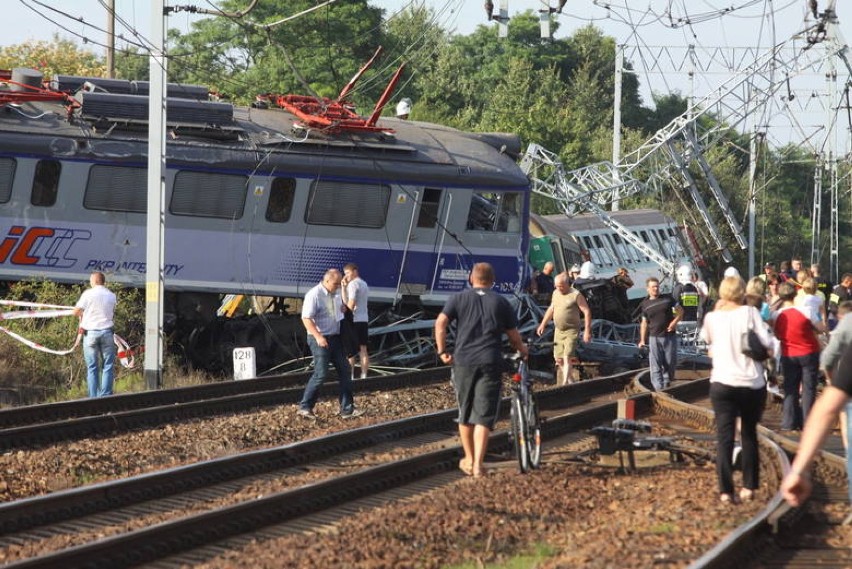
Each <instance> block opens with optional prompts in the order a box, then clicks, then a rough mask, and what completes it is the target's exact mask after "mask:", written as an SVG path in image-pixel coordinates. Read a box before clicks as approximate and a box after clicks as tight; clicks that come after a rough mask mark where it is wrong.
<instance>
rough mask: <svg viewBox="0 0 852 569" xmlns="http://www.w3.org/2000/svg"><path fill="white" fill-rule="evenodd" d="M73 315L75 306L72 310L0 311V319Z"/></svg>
mask: <svg viewBox="0 0 852 569" xmlns="http://www.w3.org/2000/svg"><path fill="white" fill-rule="evenodd" d="M73 315H74V309H73V308H72V309H70V310H13V311H11V312H0V320H16V319H19V318H57V317H59V316H73Z"/></svg>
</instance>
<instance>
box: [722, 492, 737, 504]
mask: <svg viewBox="0 0 852 569" xmlns="http://www.w3.org/2000/svg"><path fill="white" fill-rule="evenodd" d="M719 501H720V502H722V503H723V504H733V503H734V497H733V496H731V495H730V494H720V495H719Z"/></svg>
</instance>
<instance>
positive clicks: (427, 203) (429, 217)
mask: <svg viewBox="0 0 852 569" xmlns="http://www.w3.org/2000/svg"><path fill="white" fill-rule="evenodd" d="M440 204H441V190H439V189H437V188H425V189H424V190H423V200H422V201H421V202H420V213H419V214H417V227H422V228H426V229H429V228H432V227H435V225H437V223H438V206H439V205H440Z"/></svg>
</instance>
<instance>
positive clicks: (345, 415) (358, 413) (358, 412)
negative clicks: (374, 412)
mask: <svg viewBox="0 0 852 569" xmlns="http://www.w3.org/2000/svg"><path fill="white" fill-rule="evenodd" d="M363 414H364V411H363V410H362V409H353V410H352V411H351V412H350V413H341V414H340V416H341V417H342V418H343V419H354V418H355V417H360V416H361V415H363Z"/></svg>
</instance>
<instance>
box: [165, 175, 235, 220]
mask: <svg viewBox="0 0 852 569" xmlns="http://www.w3.org/2000/svg"><path fill="white" fill-rule="evenodd" d="M247 182H248V178H246V177H245V176H237V175H232V174H218V173H217V174H213V173H208V172H190V171H188V170H182V171H180V172H178V173H177V174H176V175H175V183H174V188H173V189H172V202H171V206H170V207H169V211H171V212H172V213H173V214H174V215H193V216H198V217H218V218H221V219H240V218H241V217H242V216H243V209H244V208H245V204H246V183H247Z"/></svg>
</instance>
